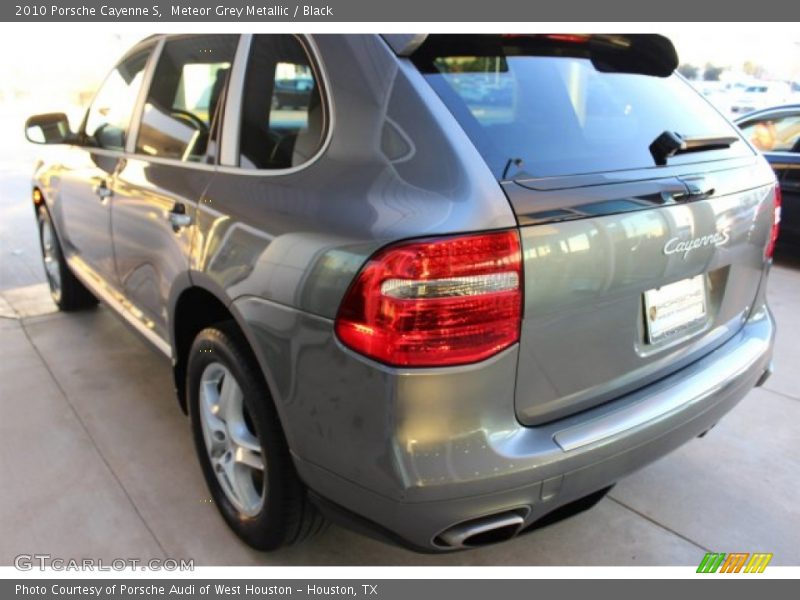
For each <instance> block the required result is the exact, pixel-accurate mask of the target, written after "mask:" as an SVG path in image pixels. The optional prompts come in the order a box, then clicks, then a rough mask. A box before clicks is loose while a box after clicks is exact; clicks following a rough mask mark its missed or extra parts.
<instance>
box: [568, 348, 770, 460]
mask: <svg viewBox="0 0 800 600" xmlns="http://www.w3.org/2000/svg"><path fill="white" fill-rule="evenodd" d="M769 347H770V340H769V338H768V337H767V338H764V337H758V336H752V337H747V338H745V339H744V340H742V341H741V343H738V342H735V346H734V347H732V348H731V349H730V350H728V351H727V352H725V353H724V354H723V353H720V354H716V353H715V356H714V363H713V365H712V366H711V368H709V369H708V370H704V371H702V372H700V373H698V374H697V375H695V376H693V377H689V378H688V379H684V380H682V381H679V382H678V383H676V384H675V385H671V386H669V387H667V388H664V389H662V390H660V391H658V392H656V393H655V394H653V395H651V396H649V397H647V398H645V399H644V400H642V401H640V402H637V403H636V404H633V405H631V406H628V407H625V408H623V409H620V410H617V411H615V412H612V413H610V414H608V415H605V416H602V417H599V418H596V419H594V420H592V421H589V422H587V423H581V424H580V425H575V426H573V427H569V428H567V429H563V430H561V431H558V432H556V433H555V434H554V435H553V440H554V441H555V442H556V444H558V445H559V446H560V447H561V449H562V450H564V451H565V452H569V451H570V450H575V449H577V448H581V447H583V446H588V445H589V444H594V443H596V442H600V441H603V440H605V439H607V438H610V437H613V436H615V435H617V434H620V433H623V432H625V431H628V430H630V429H634V428H636V427H640V426H642V425H645V424H646V423H647V422H649V421H652V420H654V419H658V418H659V417H661V416H663V415H665V414H667V413H670V412H672V411H675V410H677V409H680V408H682V407H683V406H685V405H687V404H693V403H695V402H701V401H702V400H704V399H705V398H708V397H709V396H713V395H714V394H716V393H717V392H719V391H720V390H722V389H723V388H725V387H726V386H728V385H730V384H731V383H732V382H734V381H736V380H737V379H738V378H739V377H741V376H742V375H744V374H745V373H746V372H747V371H748V370H749V369H751V368H752V367H753V366H754V365H755V364H756V363H757V362H758V361H759V360H760V359H761V358H762V357H763V356H764V355H765V353H766V352H768V351H769Z"/></svg>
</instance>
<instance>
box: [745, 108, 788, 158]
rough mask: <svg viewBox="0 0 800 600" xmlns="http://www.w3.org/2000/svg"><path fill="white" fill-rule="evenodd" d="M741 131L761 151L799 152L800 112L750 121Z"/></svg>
mask: <svg viewBox="0 0 800 600" xmlns="http://www.w3.org/2000/svg"><path fill="white" fill-rule="evenodd" d="M742 132H743V133H744V135H745V136H746V137H747V139H748V140H750V143H751V144H753V145H754V146H755V147H756V148H758V149H759V150H761V151H762V152H800V114H794V115H785V116H782V117H776V118H774V119H760V120H758V121H751V122H749V123H746V124H745V125H743V126H742Z"/></svg>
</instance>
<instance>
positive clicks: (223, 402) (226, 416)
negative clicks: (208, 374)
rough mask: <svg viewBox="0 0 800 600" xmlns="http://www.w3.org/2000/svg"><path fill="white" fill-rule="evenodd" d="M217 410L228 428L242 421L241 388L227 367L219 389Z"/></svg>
mask: <svg viewBox="0 0 800 600" xmlns="http://www.w3.org/2000/svg"><path fill="white" fill-rule="evenodd" d="M219 411H220V412H219V416H220V418H221V419H222V420H223V421H224V422H225V424H226V425H227V426H228V427H229V428H230V427H231V426H232V425H233V424H238V423H239V422H240V421H242V418H243V415H242V390H241V388H240V387H239V384H238V383H237V382H236V379H235V378H234V377H233V375H231V374H230V373H229V372H228V370H227V369H226V370H225V375H224V376H223V378H222V389H221V390H220V391H219Z"/></svg>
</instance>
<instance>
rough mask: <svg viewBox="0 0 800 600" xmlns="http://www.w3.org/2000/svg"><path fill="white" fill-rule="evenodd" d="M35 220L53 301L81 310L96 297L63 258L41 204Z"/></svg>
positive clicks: (59, 306)
mask: <svg viewBox="0 0 800 600" xmlns="http://www.w3.org/2000/svg"><path fill="white" fill-rule="evenodd" d="M36 220H37V222H38V225H39V247H40V248H41V250H42V260H43V261H44V272H45V275H46V276H47V284H48V285H49V287H50V297H51V298H52V299H53V302H55V304H56V306H58V308H59V310H62V311H75V310H83V309H86V308H91V307H92V306H95V305H96V304H97V298H95V297H94V296H93V295H92V293H91V292H90V291H89V290H88V289H86V286H84V285H83V283H81V281H80V280H79V279H78V278H77V277H75V275H74V274H73V273H72V271H71V270H70V268H69V265H68V264H67V262H66V261H65V260H64V253H63V251H62V249H61V242H60V241H59V239H58V234H57V233H56V229H55V227H54V226H53V221H52V219H51V218H50V213H49V211H48V210H47V207H46V206H45V205H44V204H41V205H39V207H38V208H37V209H36Z"/></svg>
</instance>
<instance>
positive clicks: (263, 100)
mask: <svg viewBox="0 0 800 600" xmlns="http://www.w3.org/2000/svg"><path fill="white" fill-rule="evenodd" d="M324 110H325V109H324V106H323V102H322V99H321V96H320V89H319V82H318V81H317V80H316V77H315V74H314V71H313V69H312V68H311V62H310V60H309V57H308V55H307V54H306V51H305V49H304V48H303V46H302V44H301V43H300V41H299V40H298V39H297V38H296V37H295V36H293V35H273V34H265V35H255V36H253V44H252V47H251V49H250V57H249V60H248V63H247V75H246V79H245V85H244V94H243V97H242V115H241V133H240V136H239V166H241V167H245V168H248V169H286V168H288V167H293V166H297V165H301V164H303V163H304V162H307V161H308V160H309V159H310V158H311V157H313V156H314V154H316V152H317V150H319V147H320V145H321V144H322V138H323V134H324V128H325V114H324Z"/></svg>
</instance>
